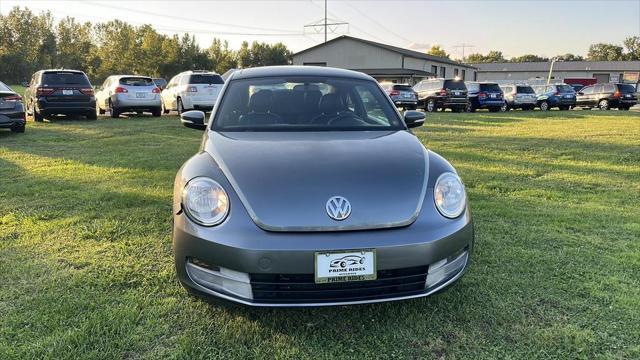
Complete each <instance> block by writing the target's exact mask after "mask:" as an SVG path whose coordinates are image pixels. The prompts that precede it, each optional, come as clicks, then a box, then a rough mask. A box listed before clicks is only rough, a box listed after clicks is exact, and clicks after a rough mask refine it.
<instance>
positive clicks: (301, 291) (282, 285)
mask: <svg viewBox="0 0 640 360" xmlns="http://www.w3.org/2000/svg"><path fill="white" fill-rule="evenodd" d="M427 271H428V266H418V267H412V268H404V269H395V270H380V271H378V274H377V279H376V280H370V281H354V282H343V283H330V284H316V283H315V281H314V275H313V274H251V288H252V291H253V299H254V301H257V302H262V303H323V302H347V301H361V300H375V299H385V298H394V297H401V296H410V295H417V294H420V293H422V292H424V290H425V280H426V276H427Z"/></svg>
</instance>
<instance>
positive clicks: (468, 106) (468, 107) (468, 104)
mask: <svg viewBox="0 0 640 360" xmlns="http://www.w3.org/2000/svg"><path fill="white" fill-rule="evenodd" d="M475 111H476V108H475V107H474V106H473V104H472V103H471V102H468V103H467V112H469V113H472V112H475Z"/></svg>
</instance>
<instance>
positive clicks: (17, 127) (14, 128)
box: [11, 124, 26, 133]
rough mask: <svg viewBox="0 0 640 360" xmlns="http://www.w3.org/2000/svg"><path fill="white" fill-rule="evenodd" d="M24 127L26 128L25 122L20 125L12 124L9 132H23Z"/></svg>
mask: <svg viewBox="0 0 640 360" xmlns="http://www.w3.org/2000/svg"><path fill="white" fill-rule="evenodd" d="M25 129H26V126H25V124H22V125H18V126H13V127H12V128H11V132H14V133H24V130H25Z"/></svg>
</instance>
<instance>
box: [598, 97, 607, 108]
mask: <svg viewBox="0 0 640 360" xmlns="http://www.w3.org/2000/svg"><path fill="white" fill-rule="evenodd" d="M598 108H600V110H609V100H606V99H604V100H600V102H599V103H598Z"/></svg>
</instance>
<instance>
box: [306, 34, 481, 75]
mask: <svg viewBox="0 0 640 360" xmlns="http://www.w3.org/2000/svg"><path fill="white" fill-rule="evenodd" d="M343 39H350V40H354V41H359V42H361V43H364V44H368V45H371V46H375V47H379V48H383V49H386V50H389V51H392V52H395V53H398V54H402V55H404V56H409V57H412V58H416V59H424V60H429V61H434V62H440V63H445V64H450V65H456V66H460V67H466V68H471V69H473V68H474V66H473V65H468V64H463V63H460V62H457V61H454V60H451V59H448V58H444V57H439V56H433V55H429V54H425V53H422V52H419V51H414V50H409V49H404V48H401V47H397V46H392V45H387V44H383V43H379V42H375V41H371V40H365V39H360V38H356V37H353V36H348V35H341V36H338V37H336V38H333V39H331V40H329V41H327V42H325V43H320V44H318V45H315V46H312V47H310V48H307V49H304V50H301V51H299V52H297V53H295V54H293V56H296V55H300V54H302V53H305V52H307V51H309V50H312V49H316V48H319V47H322V46H324V45H326V44H328V43H332V42H335V41H338V40H343Z"/></svg>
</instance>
